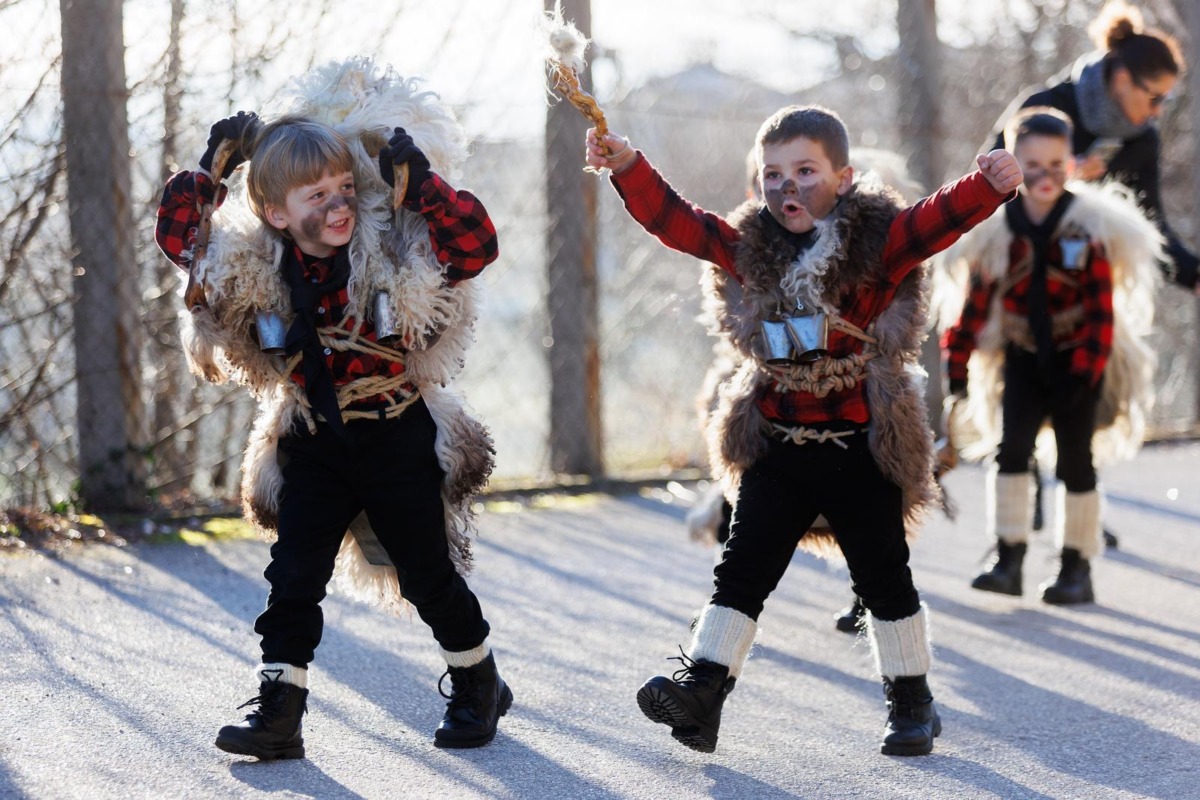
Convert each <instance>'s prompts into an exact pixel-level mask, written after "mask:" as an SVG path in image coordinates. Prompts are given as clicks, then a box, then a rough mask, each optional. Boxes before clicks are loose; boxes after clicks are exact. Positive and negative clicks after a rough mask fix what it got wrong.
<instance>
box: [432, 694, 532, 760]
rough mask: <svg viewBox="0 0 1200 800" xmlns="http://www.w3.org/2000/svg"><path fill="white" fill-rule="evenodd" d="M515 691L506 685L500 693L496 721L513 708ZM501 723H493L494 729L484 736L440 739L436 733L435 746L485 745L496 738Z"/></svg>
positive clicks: (454, 748)
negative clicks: (502, 692)
mask: <svg viewBox="0 0 1200 800" xmlns="http://www.w3.org/2000/svg"><path fill="white" fill-rule="evenodd" d="M512 703H513V693H512V689H509V688H508V686H507V685H506V686H505V687H504V694H502V695H500V702H499V703H497V704H496V705H497V711H496V722H497V723H499V721H500V718H501V717H503V716H504V715H505V714H507V713H508V709H510V708H512ZM498 727H499V725H493V726H492V729H491V730H490V731H488V732H487V733H485V734H484V735H483V736H477V737H475V738H474V739H439V738H438V735H437V734H436V733H435V734H434V735H433V746H434V747H440V748H442V749H443V750H466V749H468V748H471V747H483V746H484V745H485V744H489V743H490V742H491V741H492V739H495V738H496V728H498Z"/></svg>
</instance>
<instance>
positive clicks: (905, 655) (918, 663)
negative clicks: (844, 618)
mask: <svg viewBox="0 0 1200 800" xmlns="http://www.w3.org/2000/svg"><path fill="white" fill-rule="evenodd" d="M867 638H868V639H869V641H870V642H871V653H872V654H873V655H874V656H875V669H876V670H877V671H878V673H879V675H880V677H883V678H888V679H892V678H906V677H915V676H917V675H927V674H929V669H930V667H931V666H932V664H933V652H932V650H931V649H930V647H929V612H928V610H927V609H926V607H925V604H924V603H922V604H921V608H920V610H919V611H917V613H915V614H913V615H912V616H911V617H905V618H904V619H898V620H882V619H876V618H875V615H874V614H872V613H871V612H869V611H868V612H867Z"/></svg>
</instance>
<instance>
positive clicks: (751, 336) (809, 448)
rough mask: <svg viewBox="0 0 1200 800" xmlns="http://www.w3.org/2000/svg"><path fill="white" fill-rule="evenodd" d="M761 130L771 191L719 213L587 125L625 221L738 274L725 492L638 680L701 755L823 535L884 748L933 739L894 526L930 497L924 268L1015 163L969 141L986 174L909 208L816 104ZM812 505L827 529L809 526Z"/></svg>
mask: <svg viewBox="0 0 1200 800" xmlns="http://www.w3.org/2000/svg"><path fill="white" fill-rule="evenodd" d="M756 142H757V150H758V159H759V175H760V178H759V180H760V183H761V188H762V196H763V197H764V199H765V203H761V202H755V201H750V202H748V203H747V204H745V205H743V206H742V207H741V208H740V209H738V210H737V211H735V212H734V214H732V215H731V217H730V219H729V220H728V221H727V220H725V219H722V218H721V217H718V216H716V215H714V214H711V213H708V212H706V211H703V210H701V209H699V208H697V207H695V206H693V205H692V204H690V203H688V202H687V201H686V200H684V199H683V198H682V197H680V196H679V194H678V193H676V192H675V190H674V189H672V188H671V187H670V185H668V184H667V182H666V181H665V180H664V179H663V178H662V177H661V176H660V175H659V174H658V173H657V172H655V170H654V169H653V167H651V166H650V164H649V162H648V161H647V160H646V158H645V157H644V156H643V155H642V154H641V153H640V152H638V151H637V150H634V149H633V147H631V146H630V144H629V142H628V141H627V140H626V139H624V138H623V137H621V136H618V135H616V134H609V135H607V136H605V137H604V138H603V139H602V140H600V139H597V137H596V134H595V130H594V129H593V130H592V131H590V132H589V133H588V137H587V142H586V146H587V155H586V158H587V163H588V164H589V165H590V166H592V167H593V168H597V169H599V168H609V169H611V170H612V172H613V175H612V181H613V185H614V186H615V188H616V189H617V191H618V193H620V195H621V196H622V198H623V199H624V201H625V206H626V209H627V210H628V211H629V213H630V214H631V215H632V216H633V217H634V219H636V220H638V222H640V223H641V224H642V226H643V227H645V228H646V229H647V231H649V232H650V233H652V234H654V235H655V236H656V237H658V238H659V240H661V241H662V242H663V243H664V244H666V245H667V246H669V247H672V248H674V249H677V250H680V251H682V252H685V253H689V254H691V255H694V256H696V257H697V258H700V259H702V260H704V261H709V262H712V263H714V264H717V265H718V266H720V267H721V268H722V269H723V270H724V272H723V273H722V275H721V278H722V279H723V280H726V281H731V280H732V281H736V282H737V283H738V284H740V286H741V289H742V291H741V299H740V301H738V302H737V303H730V304H728V305H726V306H725V308H724V309H723V318H722V319H720V320H719V322H720V323H721V325H722V327H725V328H727V329H728V330H729V331H730V340H731V342H732V343H733V345H734V347H735V349H736V351H737V353H738V357H739V361H740V363H739V364H738V367H737V370H736V372H735V373H734V376H733V378H732V379H730V380H729V381H728V382H726V383H725V385H724V386H723V388H722V392H721V398H720V401H719V404H718V408H717V411H716V412H715V417H714V420H713V422H712V424H711V426H710V430H711V431H712V434H713V435H712V441H711V448H712V450H713V456H712V458H711V461H712V463H713V464H714V465H719V466H720V468H721V471H722V472H723V473H725V474H726V475H727V476H728V478H729V480H730V485H731V486H732V487H734V490H735V491H736V497H735V498H734V503H733V506H734V509H735V510H734V516H733V523H732V528H731V532H730V537H729V541H728V542H727V544H726V546H725V551H724V555H723V557H722V560H721V563H720V564H718V565H717V566H716V568H715V570H714V578H715V581H714V584H715V585H714V592H713V595H712V598H711V600H710V601H709V604H708V605H707V606H705V607H704V609H703V610H702V612H701V614H700V618H699V621H698V624H697V625H696V628H695V632H694V634H693V638H692V643H691V646H690V648H689V650H688V652H687V653H686V654H685V655H684V658H683V663H684V669H683V670H681V671H680V672H678V673H676V675H677V679H675V680H672V679H670V678H667V677H663V676H659V677H655V678H652V679H651V680H650V681H648V682H647V683H646V684H645V685H644V686H643V687H642V688H641V689H640V690H639V692H638V704H639V706H640V707H641V709H642V711H643V712H644V713H645V714H646V715H647V716H648V717H649V718H650V719H652V720H654V721H655V722H660V723H663V724H665V725H668V726H669V727H670V728H671V732H672V736H674V738H675V739H676V740H677V741H679V742H680V743H682V744H683V745H685V746H687V747H690V748H692V749H695V750H700V751H703V752H711V751H712V750H713V749H714V748H715V747H716V744H717V736H718V729H719V725H720V715H721V707H722V705H723V703H724V701H725V697H726V695H727V694H728V693H729V692H730V691H731V690H732V689H733V687H734V684H735V682H736V681H737V679H738V677H739V676H740V674H741V671H742V667H743V664H744V662H745V660H746V656H747V655H748V653H749V650H750V646H751V644H752V643H753V641H754V635H755V631H756V628H757V619H758V616H759V614H760V613H761V611H762V609H763V604H764V602H765V601H766V598H767V596H768V595H769V594H770V593H771V591H772V590H773V589H774V588H775V586H776V584H777V583H778V581H779V579H780V578H781V577H782V575H783V573H784V571H785V570H786V569H787V566H788V563H789V562H790V560H791V554H792V552H793V551H794V550H795V547H796V545H797V542H798V541H801V537H804V539H803V542H802V544H807V545H809V546H814V545H815V546H820V545H822V544H824V545H825V546H826V547H832V546H834V544H835V542H836V546H838V547H840V548H841V550H842V553H843V554H844V555H845V557H846V561H847V563H848V565H849V568H850V574H851V578H852V580H853V582H854V588H855V593H856V594H858V595H859V596H860V597H861V598H862V599H863V602H864V604H865V605H866V606H867V608H868V610H869V613H868V621H867V629H868V634H869V637H870V640H871V643H872V648H873V651H874V653H875V657H876V666H877V668H878V670H879V672H880V674H881V676H882V678H883V682H884V689H885V693H886V697H887V701H888V707H889V715H888V721H887V725H886V729H885V732H884V738H883V742H882V745H881V751H882V752H884V753H888V754H895V755H922V754H926V753H929V752H930V751H931V750H932V749H933V739H934V737H935V736H937V735H938V733H939V732H940V730H941V723H940V721H939V719H938V716H937V712H936V710H935V709H934V706H933V696H932V694H931V693H930V691H929V686H928V683H927V681H926V673H927V672H928V671H929V667H930V661H931V653H930V649H929V640H928V634H927V630H926V624H927V623H926V617H927V613H926V611H925V609H924V606H922V604H921V602H920V598H919V596H918V594H917V590H916V587H915V586H914V585H913V581H912V574H911V573H910V571H909V568H908V545H907V542H906V540H905V533H906V523H907V524H909V525H911V524H913V523H915V522H916V519H917V517H918V516H919V515H920V512H921V510H922V509H923V508H924V507H925V506H926V505H927V504H928V503H929V501H930V500H932V499H933V497H934V494H935V486H934V483H933V477H932V476H933V438H932V433H931V431H930V430H929V425H928V423H927V421H926V412H925V409H924V402H923V399H922V391H921V386H920V382H919V381H918V380H916V378H915V362H916V357H917V351H918V347H919V343H920V341H921V339H922V337H923V335H924V319H925V311H926V307H927V306H926V298H925V294H924V292H923V290H922V276H923V270H922V269H921V268H920V265H921V263H922V262H923V261H924V260H925V259H926V258H928V257H929V256H930V255H932V254H933V253H935V252H937V251H938V250H941V249H943V248H945V247H946V246H948V245H949V244H951V243H952V242H953V241H954V240H955V239H957V238H958V237H959V236H960V235H961V234H962V233H964V232H965V231H967V230H969V229H970V227H971V226H972V225H974V224H976V223H977V222H979V221H982V220H984V219H986V218H987V217H989V216H990V215H991V214H992V212H993V211H995V209H996V208H997V207H998V206H999V205H1000V204H1001V203H1002V202H1003V201H1004V200H1005V199H1006V198H1007V197H1008V196H1009V195H1010V194H1011V192H1012V191H1013V190H1014V189H1015V188H1016V187H1017V185H1018V184H1019V183H1020V180H1021V173H1020V169H1019V168H1018V167H1017V164H1016V161H1015V160H1014V159H1013V158H1012V156H1011V155H1010V154H1008V153H1007V152H1004V151H1002V150H1000V151H994V152H992V153H990V154H988V155H986V156H980V157H979V167H980V172H977V173H973V174H972V175H968V176H967V177H965V178H962V179H961V180H959V181H956V182H955V183H953V184H951V185H949V186H947V187H944V188H943V189H942V190H940V191H939V192H938V193H937V194H935V195H933V196H932V197H930V198H927V199H925V200H922V201H921V202H919V203H917V204H916V205H915V206H912V207H911V208H907V209H906V208H904V207H903V204H902V202H901V201H900V200H899V197H898V196H897V195H896V194H895V193H894V192H892V191H891V190H888V189H886V188H885V187H883V186H881V185H878V184H876V185H864V184H860V183H856V182H855V180H854V170H853V168H852V167H850V166H849V137H848V135H847V133H846V128H845V126H844V125H843V124H842V121H841V120H840V119H839V118H838V117H837V116H836V115H835V114H833V113H832V112H830V111H827V110H826V109H822V108H818V107H814V106H808V107H800V106H792V107H788V108H784V109H781V110H780V111H778V112H777V113H776V114H774V115H773V116H771V117H770V118H769V119H767V120H766V121H765V122H764V123H763V125H762V127H761V128H760V130H759V133H758V136H757V138H756ZM720 289H721V287H720V286H719V285H718V286H714V290H715V291H716V292H718V294H720ZM778 325H784V326H787V327H790V328H793V331H795V330H796V329H798V330H799V333H798V335H800V337H801V338H800V340H799V342H805V341H807V340H806V339H805V338H804V337H803V335H802V334H804V332H808V333H812V332H813V331H819V330H820V329H821V327H822V326H826V325H827V330H828V338H827V340H826V341H822V342H820V343H819V345H818V346H816V347H810V348H807V349H802V347H801V345H800V343H797V344H796V347H795V352H794V353H792V355H791V356H789V355H787V353H786V352H785V348H783V347H778V348H777V347H775V346H774V345H778V344H781V342H780V341H779V339H778V336H777V334H778V332H779V330H780V329H779V328H778V327H772V326H778ZM793 326H794V327H793ZM818 338H819V337H818ZM768 341H769V342H772V346H770V347H767V346H765V345H764V343H765V342H768ZM793 356H794V358H793ZM769 362H770V363H769ZM718 477H725V475H722V476H718ZM818 516H824V517H825V519H826V520H827V521H828V522H829V524H830V526H831V528H832V533H831V534H827V535H826V536H824V537H821V536H818V535H817V534H815V533H812V532H809V533H807V534H806V531H808V529H809V527H810V526H811V525H812V523H813V522H814V521H815V520H816V518H817V517H818ZM831 537H832V539H833V540H834V541H831Z"/></svg>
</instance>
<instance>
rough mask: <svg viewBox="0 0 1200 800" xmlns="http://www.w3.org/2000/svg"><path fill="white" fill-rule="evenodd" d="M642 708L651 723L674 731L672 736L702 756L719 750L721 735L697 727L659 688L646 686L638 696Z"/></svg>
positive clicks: (675, 702) (677, 704)
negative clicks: (718, 736)
mask: <svg viewBox="0 0 1200 800" xmlns="http://www.w3.org/2000/svg"><path fill="white" fill-rule="evenodd" d="M637 704H638V708H640V709H641V710H642V713H643V714H645V715H646V718H647V719H649V720H650V721H651V722H657V723H659V724H660V725H666V726H668V727H670V728H671V736H672V737H673V738H674V739H675V741H677V742H679V743H680V744H682V745H683V746H684V747H688V748H691V749H692V750H696V751H697V752H700V753H712V752H714V751H715V750H716V749H717V734H716V733H714V732H713V731H712V730H711V729H709V728H708V727H707V726H701V725H697V724H696V721H695V720H694V719H693V718H692V716H691V715H690V714H689V713H688V712H687V709H685V708H684V707H683V706H682V705H680V703H679V701H678V700H676V699H675V698H674V697H672V696H671V695H670V694H668V693H666V692H664V691H663V690H662V689H659V688H658V687H656V686H643V687H642V688H641V689H638V693H637Z"/></svg>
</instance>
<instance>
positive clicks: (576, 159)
mask: <svg viewBox="0 0 1200 800" xmlns="http://www.w3.org/2000/svg"><path fill="white" fill-rule="evenodd" d="M553 7H554V0H546V9H547V10H551V9H553ZM563 14H564V16H565V17H566V19H567V20H570V21H573V22H574V23H575V25H576V27H578V28H579V30H580V31H582V32H583V33H584V35H587V33H588V31H589V30H590V28H591V9H590V5H589V2H588V0H566V2H564V3H563ZM589 76H590V70H586V71H585V74H583V75H581V76H580V80H581V82H582V83H583V84H584V86H585V87H586V86H588V85H590V80H589ZM587 127H588V125H587V122H586V120H584V118H583V116H582V115H581V114H580V113H579V112H578V111H577V110H576V109H575V108H574V107H572V106H571V105H570V104H569V103H567V102H565V101H563V102H559V103H555V104H553V105H552V106H551V107H550V109H549V110H548V111H547V114H546V145H545V146H546V206H547V215H548V218H547V227H546V264H547V275H548V278H549V288H548V295H547V305H548V306H549V317H550V338H551V340H552V341H551V342H550V346H549V347H548V348H547V351H548V352H549V355H550V381H551V387H550V466H551V469H553V470H554V471H555V472H562V473H568V474H574V475H589V476H592V477H599V476H600V475H602V474H603V472H604V459H603V452H602V450H603V440H602V435H601V426H600V345H599V335H598V329H599V323H598V318H599V311H598V307H597V289H596V178H595V176H593V175H588V174H586V173H584V172H583V146H584V135H585V133H586V131H587Z"/></svg>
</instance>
